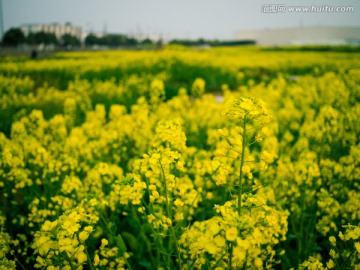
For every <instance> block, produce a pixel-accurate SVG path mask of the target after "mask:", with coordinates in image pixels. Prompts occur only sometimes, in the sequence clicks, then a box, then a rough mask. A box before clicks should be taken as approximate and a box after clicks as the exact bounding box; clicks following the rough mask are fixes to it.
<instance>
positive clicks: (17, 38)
mask: <svg viewBox="0 0 360 270" xmlns="http://www.w3.org/2000/svg"><path fill="white" fill-rule="evenodd" d="M22 44H27V45H40V44H44V45H55V46H64V47H69V46H71V47H79V46H81V40H80V39H79V38H77V37H76V36H73V35H71V34H64V35H62V36H61V37H60V38H57V37H56V35H55V34H54V33H49V32H44V31H40V32H36V33H29V34H28V35H25V34H24V33H23V31H22V30H21V29H20V28H11V29H9V30H8V31H6V32H5V34H4V36H3V39H2V45H3V46H8V47H16V46H19V45H22ZM169 44H177V45H183V46H204V45H209V46H239V45H252V44H255V42H254V41H253V40H234V41H219V40H206V39H202V38H201V39H198V40H189V39H173V40H171V41H169ZM84 45H85V46H87V47H92V46H105V47H111V48H116V47H132V46H157V47H161V46H162V40H161V39H160V40H158V41H153V40H151V39H149V38H146V39H143V40H139V39H136V38H134V37H131V36H128V35H125V34H105V35H103V36H98V35H96V34H94V33H90V34H88V35H87V36H86V38H85V40H84Z"/></svg>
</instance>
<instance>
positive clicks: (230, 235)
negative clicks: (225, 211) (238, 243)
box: [225, 227, 238, 241]
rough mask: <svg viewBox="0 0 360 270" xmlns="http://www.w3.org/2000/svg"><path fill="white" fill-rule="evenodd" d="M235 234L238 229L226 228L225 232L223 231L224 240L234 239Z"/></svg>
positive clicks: (236, 234)
mask: <svg viewBox="0 0 360 270" xmlns="http://www.w3.org/2000/svg"><path fill="white" fill-rule="evenodd" d="M237 236H238V231H237V229H236V228H234V227H231V228H229V229H227V230H226V233H225V237H226V240H228V241H235V240H236V237H237Z"/></svg>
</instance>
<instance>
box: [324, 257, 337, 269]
mask: <svg viewBox="0 0 360 270" xmlns="http://www.w3.org/2000/svg"><path fill="white" fill-rule="evenodd" d="M326 266H327V268H328V269H331V268H334V267H335V263H334V261H333V260H332V259H330V260H329V261H328V262H327V263H326Z"/></svg>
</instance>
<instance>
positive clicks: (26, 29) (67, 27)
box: [20, 23, 83, 40]
mask: <svg viewBox="0 0 360 270" xmlns="http://www.w3.org/2000/svg"><path fill="white" fill-rule="evenodd" d="M20 28H21V30H22V31H23V33H24V34H25V35H26V36H27V35H28V34H29V33H36V32H42V31H43V32H46V33H53V34H55V36H56V37H57V38H58V39H60V38H61V36H63V35H64V34H70V35H72V36H75V37H77V38H78V39H79V40H82V39H83V30H82V28H81V27H79V26H73V25H72V24H71V23H66V24H64V25H61V24H58V23H52V24H23V25H21V26H20Z"/></svg>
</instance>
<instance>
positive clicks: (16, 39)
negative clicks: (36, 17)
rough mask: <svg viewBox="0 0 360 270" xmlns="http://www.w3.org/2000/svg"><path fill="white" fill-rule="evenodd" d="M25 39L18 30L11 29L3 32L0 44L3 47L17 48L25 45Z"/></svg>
mask: <svg viewBox="0 0 360 270" xmlns="http://www.w3.org/2000/svg"><path fill="white" fill-rule="evenodd" d="M25 41H26V38H25V35H24V33H23V31H22V30H21V29H20V28H11V29H9V30H8V31H6V32H5V34H4V37H3V39H2V43H3V44H4V45H5V46H17V45H19V44H23V43H25Z"/></svg>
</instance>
